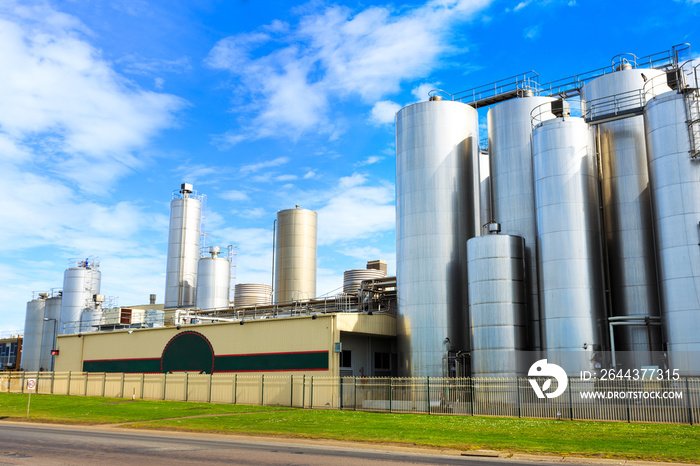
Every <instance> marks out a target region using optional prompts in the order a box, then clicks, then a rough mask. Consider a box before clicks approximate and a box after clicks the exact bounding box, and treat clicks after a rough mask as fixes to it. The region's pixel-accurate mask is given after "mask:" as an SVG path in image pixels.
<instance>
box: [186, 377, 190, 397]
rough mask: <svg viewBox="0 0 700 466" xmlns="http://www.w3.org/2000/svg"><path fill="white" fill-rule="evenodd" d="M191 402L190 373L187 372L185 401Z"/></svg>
mask: <svg viewBox="0 0 700 466" xmlns="http://www.w3.org/2000/svg"><path fill="white" fill-rule="evenodd" d="M189 400H190V373H189V372H185V401H189Z"/></svg>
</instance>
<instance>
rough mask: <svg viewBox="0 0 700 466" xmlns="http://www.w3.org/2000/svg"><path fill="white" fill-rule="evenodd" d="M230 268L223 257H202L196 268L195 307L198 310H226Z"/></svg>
mask: <svg viewBox="0 0 700 466" xmlns="http://www.w3.org/2000/svg"><path fill="white" fill-rule="evenodd" d="M230 280H231V267H230V263H229V261H228V259H225V258H223V257H203V258H201V259H199V264H198V266H197V297H196V302H197V307H198V308H199V309H227V308H228V307H229V289H230Z"/></svg>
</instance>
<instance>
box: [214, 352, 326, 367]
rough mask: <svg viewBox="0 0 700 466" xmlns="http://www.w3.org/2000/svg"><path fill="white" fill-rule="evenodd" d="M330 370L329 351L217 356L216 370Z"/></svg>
mask: <svg viewBox="0 0 700 466" xmlns="http://www.w3.org/2000/svg"><path fill="white" fill-rule="evenodd" d="M302 370H328V351H322V352H313V353H284V354H244V355H236V356H217V357H216V360H215V361H214V372H244V371H255V372H264V371H302Z"/></svg>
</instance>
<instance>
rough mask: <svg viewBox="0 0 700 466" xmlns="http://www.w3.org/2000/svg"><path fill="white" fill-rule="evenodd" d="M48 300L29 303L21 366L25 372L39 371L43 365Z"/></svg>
mask: <svg viewBox="0 0 700 466" xmlns="http://www.w3.org/2000/svg"><path fill="white" fill-rule="evenodd" d="M45 306H46V300H45V299H43V298H39V299H33V300H31V301H29V302H28V303H27V313H26V314H25V315H24V336H23V340H22V358H21V361H20V366H21V368H22V369H24V370H25V371H30V372H34V371H38V370H39V367H40V365H41V337H42V335H43V330H44V310H45Z"/></svg>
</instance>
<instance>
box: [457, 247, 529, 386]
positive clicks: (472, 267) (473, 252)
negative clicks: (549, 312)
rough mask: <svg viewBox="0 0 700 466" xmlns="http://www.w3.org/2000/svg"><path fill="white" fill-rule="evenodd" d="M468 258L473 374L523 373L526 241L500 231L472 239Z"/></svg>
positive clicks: (521, 374) (486, 375)
mask: <svg viewBox="0 0 700 466" xmlns="http://www.w3.org/2000/svg"><path fill="white" fill-rule="evenodd" d="M467 257H468V259H469V262H468V264H469V265H468V277H469V321H470V328H471V367H472V371H471V373H472V376H474V377H519V376H524V375H525V374H526V373H527V371H526V370H525V369H526V367H524V363H525V362H524V361H523V360H522V358H523V356H524V353H523V352H524V351H526V350H527V293H526V291H525V240H524V239H523V238H521V237H520V236H511V235H499V234H490V235H485V236H479V237H476V238H471V239H470V240H469V241H467Z"/></svg>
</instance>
